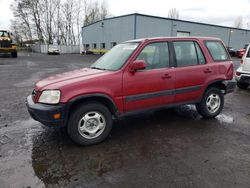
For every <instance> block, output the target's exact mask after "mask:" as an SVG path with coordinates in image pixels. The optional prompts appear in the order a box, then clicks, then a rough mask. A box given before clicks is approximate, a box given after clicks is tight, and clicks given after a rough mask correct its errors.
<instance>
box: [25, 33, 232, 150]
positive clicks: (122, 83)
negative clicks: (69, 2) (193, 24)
mask: <svg viewBox="0 0 250 188" xmlns="http://www.w3.org/2000/svg"><path fill="white" fill-rule="evenodd" d="M232 78H233V63H232V61H231V59H230V57H229V55H228V53H227V51H226V49H225V47H224V45H223V43H222V41H221V40H220V39H217V38H202V37H186V38H150V39H140V40H132V41H127V42H124V43H122V44H119V45H117V46H115V47H114V48H113V49H112V50H110V51H109V52H108V53H106V54H105V55H104V56H102V57H101V58H100V59H98V60H97V61H96V62H95V63H94V64H92V65H91V66H90V67H89V68H83V69H80V70H75V71H72V72H67V73H63V74H58V75H55V76H51V77H48V78H46V79H43V80H41V81H39V82H37V83H36V85H35V89H34V91H33V93H32V95H30V96H28V98H27V107H28V111H29V113H30V115H31V116H32V117H33V118H34V119H35V120H37V121H39V122H41V123H42V124H44V125H47V126H53V127H54V126H67V130H68V134H69V136H70V137H71V138H72V140H73V141H75V142H76V143H78V144H80V145H90V144H95V143H98V142H101V141H103V140H104V139H105V138H106V137H107V136H108V134H109V133H110V131H111V128H112V120H113V119H114V118H118V117H121V116H124V115H126V114H130V113H133V112H140V111H144V110H152V109H159V108H165V107H173V106H176V105H182V104H195V105H196V108H197V111H198V112H199V113H200V114H201V115H202V116H203V117H204V118H212V117H215V116H217V115H218V114H219V113H220V112H221V111H222V108H223V105H224V96H223V95H224V94H226V93H230V92H232V91H233V90H234V88H235V85H236V84H235V81H232V80H231V79H232Z"/></svg>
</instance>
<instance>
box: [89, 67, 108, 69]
mask: <svg viewBox="0 0 250 188" xmlns="http://www.w3.org/2000/svg"><path fill="white" fill-rule="evenodd" d="M90 68H91V69H97V70H107V69H104V68H99V67H90Z"/></svg>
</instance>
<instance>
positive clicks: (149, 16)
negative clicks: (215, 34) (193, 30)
mask: <svg viewBox="0 0 250 188" xmlns="http://www.w3.org/2000/svg"><path fill="white" fill-rule="evenodd" d="M128 16H144V17H148V18H157V19H164V20H171V21H179V22H186V23H192V24H200V25H207V26H214V27H221V28H227V29H235V30H242V31H250V30H248V29H241V28H236V27H228V26H221V25H215V24H208V23H201V22H194V21H188V20H179V19H173V18H166V17H160V16H152V15H147V14H139V13H133V14H126V15H122V16H115V17H110V18H105V19H104V20H112V19H116V18H122V17H128ZM104 20H99V21H97V22H94V23H92V24H89V25H86V26H83V27H82V28H84V27H88V26H90V25H93V24H95V23H98V22H102V21H104Z"/></svg>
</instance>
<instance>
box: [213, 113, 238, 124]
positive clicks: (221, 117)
mask: <svg viewBox="0 0 250 188" xmlns="http://www.w3.org/2000/svg"><path fill="white" fill-rule="evenodd" d="M215 118H216V119H217V120H218V121H219V122H220V123H228V124H231V123H233V122H234V118H233V117H232V116H229V115H226V114H219V115H218V116H216V117H215Z"/></svg>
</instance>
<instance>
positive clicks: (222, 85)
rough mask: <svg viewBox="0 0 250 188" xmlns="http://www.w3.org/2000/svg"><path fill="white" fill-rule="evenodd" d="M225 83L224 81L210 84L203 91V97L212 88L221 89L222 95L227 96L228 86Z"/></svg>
mask: <svg viewBox="0 0 250 188" xmlns="http://www.w3.org/2000/svg"><path fill="white" fill-rule="evenodd" d="M223 81H224V80H216V81H212V82H209V83H208V85H207V86H206V87H205V89H204V91H203V95H204V93H205V92H206V90H207V89H209V88H212V87H217V88H219V89H220V90H221V91H222V93H223V94H225V93H226V85H225V84H224V83H223Z"/></svg>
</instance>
